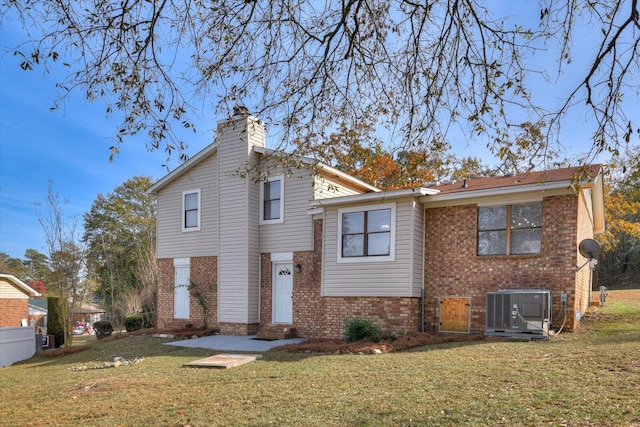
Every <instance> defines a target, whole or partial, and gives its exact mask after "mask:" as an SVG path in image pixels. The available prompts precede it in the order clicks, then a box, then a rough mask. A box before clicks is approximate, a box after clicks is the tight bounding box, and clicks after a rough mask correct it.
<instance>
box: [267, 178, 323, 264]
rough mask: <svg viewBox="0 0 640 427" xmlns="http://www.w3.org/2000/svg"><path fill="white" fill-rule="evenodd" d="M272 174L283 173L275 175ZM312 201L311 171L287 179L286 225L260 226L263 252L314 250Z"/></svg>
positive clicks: (285, 182)
mask: <svg viewBox="0 0 640 427" xmlns="http://www.w3.org/2000/svg"><path fill="white" fill-rule="evenodd" d="M272 174H273V175H278V174H279V173H278V172H277V171H273V173H272ZM258 185H260V184H258ZM312 198H313V177H312V172H311V171H310V170H297V171H294V173H293V174H291V176H285V178H284V222H283V223H280V224H263V225H261V226H260V252H263V253H272V252H293V251H309V250H313V219H312V217H311V215H309V214H307V211H308V210H309V204H310V202H311V200H312ZM258 203H259V201H257V202H256V204H258Z"/></svg>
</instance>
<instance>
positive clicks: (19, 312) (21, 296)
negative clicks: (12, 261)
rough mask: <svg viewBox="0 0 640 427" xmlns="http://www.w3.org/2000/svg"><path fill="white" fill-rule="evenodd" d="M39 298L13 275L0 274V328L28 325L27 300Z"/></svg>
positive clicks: (36, 293) (37, 294)
mask: <svg viewBox="0 0 640 427" xmlns="http://www.w3.org/2000/svg"><path fill="white" fill-rule="evenodd" d="M36 296H40V294H39V293H38V292H36V291H35V290H34V289H32V288H30V287H29V285H27V284H26V283H24V282H23V281H22V280H20V279H18V278H17V277H16V276H14V275H13V274H4V273H0V328H2V327H12V326H27V325H28V324H29V322H28V319H29V298H32V297H36Z"/></svg>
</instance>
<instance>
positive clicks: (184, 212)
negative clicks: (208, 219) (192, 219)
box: [182, 188, 202, 233]
mask: <svg viewBox="0 0 640 427" xmlns="http://www.w3.org/2000/svg"><path fill="white" fill-rule="evenodd" d="M189 194H197V195H198V208H197V209H198V225H197V226H195V227H187V210H186V197H187V195H189ZM201 218H202V193H201V191H200V189H199V188H196V189H193V190H185V191H183V192H182V232H183V233H189V232H192V231H200V229H201V226H202V223H201Z"/></svg>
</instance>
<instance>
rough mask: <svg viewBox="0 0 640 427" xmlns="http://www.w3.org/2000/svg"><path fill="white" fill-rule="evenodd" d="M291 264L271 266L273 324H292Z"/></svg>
mask: <svg viewBox="0 0 640 427" xmlns="http://www.w3.org/2000/svg"><path fill="white" fill-rule="evenodd" d="M292 270H293V264H291V263H274V264H273V307H272V310H273V323H292V322H293V271H292Z"/></svg>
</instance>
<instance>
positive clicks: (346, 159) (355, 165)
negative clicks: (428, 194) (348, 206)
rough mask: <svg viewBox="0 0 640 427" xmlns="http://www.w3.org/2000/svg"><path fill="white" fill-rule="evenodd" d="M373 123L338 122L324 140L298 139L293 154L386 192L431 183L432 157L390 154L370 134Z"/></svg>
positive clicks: (421, 151) (419, 152)
mask: <svg viewBox="0 0 640 427" xmlns="http://www.w3.org/2000/svg"><path fill="white" fill-rule="evenodd" d="M373 129H374V128H373V124H371V123H359V124H357V125H356V126H354V127H348V126H347V124H346V123H344V122H343V123H341V124H340V127H339V130H338V131H337V132H334V133H331V134H330V135H329V136H328V137H327V138H326V139H325V138H322V137H321V136H320V135H317V134H312V135H310V136H308V137H307V138H306V139H303V140H297V141H296V142H297V150H296V152H297V153H298V154H300V155H310V156H311V157H314V158H316V159H319V160H320V161H322V162H323V163H326V164H329V165H332V166H335V167H336V168H337V169H340V170H342V171H343V172H345V173H348V174H349V175H351V176H354V177H356V178H358V179H361V180H362V181H364V182H367V183H369V184H371V185H374V186H376V187H378V188H381V189H385V190H396V189H399V188H409V187H419V186H421V185H424V184H425V183H426V182H428V181H433V179H434V173H433V170H432V169H431V167H430V164H431V161H432V159H431V156H430V155H429V154H428V153H427V152H426V151H425V150H424V149H416V150H412V151H405V150H403V151H399V152H398V154H397V155H396V156H394V155H393V154H392V153H391V152H389V151H388V150H387V149H386V148H385V147H384V144H383V142H382V141H380V140H379V139H377V138H375V137H374V136H372V135H373Z"/></svg>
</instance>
